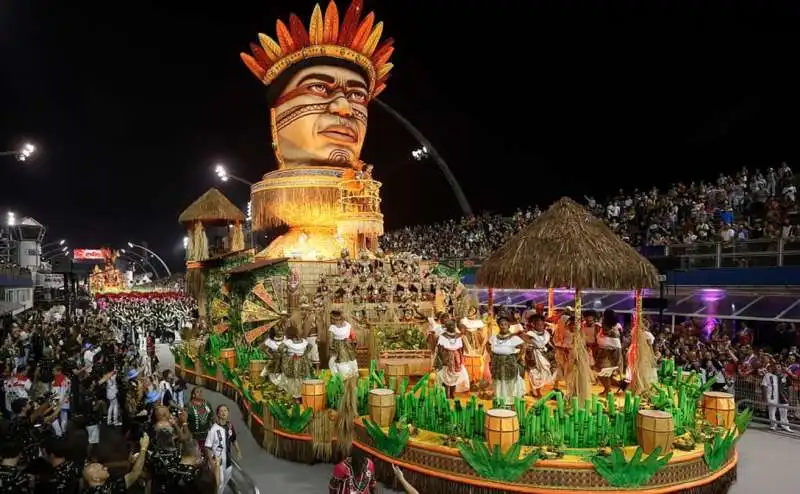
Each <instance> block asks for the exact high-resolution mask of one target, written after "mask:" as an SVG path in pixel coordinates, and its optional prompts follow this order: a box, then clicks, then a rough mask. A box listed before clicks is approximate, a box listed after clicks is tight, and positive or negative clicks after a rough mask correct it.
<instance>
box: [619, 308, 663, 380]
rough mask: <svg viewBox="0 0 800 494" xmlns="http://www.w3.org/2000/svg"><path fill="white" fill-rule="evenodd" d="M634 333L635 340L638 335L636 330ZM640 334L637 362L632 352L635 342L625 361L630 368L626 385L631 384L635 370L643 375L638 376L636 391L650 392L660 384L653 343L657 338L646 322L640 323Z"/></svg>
mask: <svg viewBox="0 0 800 494" xmlns="http://www.w3.org/2000/svg"><path fill="white" fill-rule="evenodd" d="M632 332H633V335H632V338H633V337H635V335H636V331H635V328H633V329H632ZM639 333H640V334H639V340H638V342H636V343H637V345H636V346H637V353H638V355H636V359H635V360H634V354H633V352H632V349H633V347H634V342H633V341H631V344H630V346H628V353H627V356H626V359H625V360H626V361H627V363H628V367H627V368H626V369H625V383H626V384H627V385H630V384H631V381H632V379H633V374H634V370H633V369H634V368H635V369H636V370H637V371H638V372H640V373H641V375H639V376H637V382H638V385H637V386H636V387H635V388H634V390H638V389H641V390H649V389H650V385H652V384H655V383H657V382H658V371H657V370H656V362H655V357H654V353H653V343H654V342H655V341H656V337H655V336H653V333H651V332H650V329H649V324H648V322H647V321H646V320H642V321H640V322H639Z"/></svg>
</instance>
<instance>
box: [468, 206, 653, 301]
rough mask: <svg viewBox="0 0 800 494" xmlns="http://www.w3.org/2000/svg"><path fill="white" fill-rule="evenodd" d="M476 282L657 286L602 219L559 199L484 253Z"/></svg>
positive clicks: (499, 285)
mask: <svg viewBox="0 0 800 494" xmlns="http://www.w3.org/2000/svg"><path fill="white" fill-rule="evenodd" d="M477 283H478V285H480V286H484V287H493V288H521V289H525V288H551V287H556V288H558V287H570V288H579V289H587V288H605V289H609V290H614V289H617V290H627V289H635V288H651V287H654V286H657V285H658V270H656V268H655V266H653V265H652V264H651V263H650V261H648V260H647V259H645V258H644V257H642V255H641V254H639V253H638V252H636V250H634V249H633V247H631V246H630V245H628V244H627V243H625V242H624V241H623V240H622V239H621V238H620V237H619V236H617V235H616V234H615V233H614V232H613V231H611V229H610V228H608V227H607V226H606V225H605V223H603V221H602V220H600V219H599V218H597V217H595V216H594V215H592V214H591V213H590V212H589V211H588V210H586V209H585V208H584V207H583V206H581V205H580V204H578V203H576V202H575V201H573V200H572V199H569V198H568V197H563V198H561V199H559V200H558V201H557V202H556V203H554V204H553V205H552V206H550V208H549V209H548V210H547V211H545V212H544V213H543V214H542V215H541V216H539V218H537V219H536V220H535V221H534V222H533V223H531V224H530V225H529V226H528V227H526V228H525V229H524V230H523V231H521V232H520V233H518V234H517V235H515V236H514V237H512V238H511V239H510V240H508V241H507V242H506V243H505V244H504V245H503V246H502V247H500V248H499V249H497V250H496V251H495V252H494V253H493V254H492V255H491V256H489V258H488V259H487V260H486V261H484V262H483V264H482V265H481V267H480V269H479V270H478V273H477Z"/></svg>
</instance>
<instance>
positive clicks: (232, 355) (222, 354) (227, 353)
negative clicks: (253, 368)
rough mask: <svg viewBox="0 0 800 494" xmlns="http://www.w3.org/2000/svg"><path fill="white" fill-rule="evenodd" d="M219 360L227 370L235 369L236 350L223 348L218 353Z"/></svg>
mask: <svg viewBox="0 0 800 494" xmlns="http://www.w3.org/2000/svg"><path fill="white" fill-rule="evenodd" d="M219 359H220V360H221V361H222V363H223V364H225V365H227V366H228V368H229V369H235V368H236V349H235V348H223V349H222V350H220V351H219Z"/></svg>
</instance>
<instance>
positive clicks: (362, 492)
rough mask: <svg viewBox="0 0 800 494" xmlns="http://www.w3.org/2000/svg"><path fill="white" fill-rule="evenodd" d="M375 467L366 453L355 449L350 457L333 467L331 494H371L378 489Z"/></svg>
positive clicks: (329, 488) (329, 489)
mask: <svg viewBox="0 0 800 494" xmlns="http://www.w3.org/2000/svg"><path fill="white" fill-rule="evenodd" d="M377 485H378V483H377V481H376V480H375V465H374V464H373V463H372V460H370V459H369V458H367V457H366V456H365V455H364V453H363V452H362V451H361V450H360V449H358V448H353V449H352V450H351V452H350V457H349V458H347V459H346V460H344V461H342V462H340V463H339V464H337V465H336V466H335V467H333V477H332V478H331V481H330V484H329V485H328V493H329V494H371V493H374V492H375V489H376V488H377Z"/></svg>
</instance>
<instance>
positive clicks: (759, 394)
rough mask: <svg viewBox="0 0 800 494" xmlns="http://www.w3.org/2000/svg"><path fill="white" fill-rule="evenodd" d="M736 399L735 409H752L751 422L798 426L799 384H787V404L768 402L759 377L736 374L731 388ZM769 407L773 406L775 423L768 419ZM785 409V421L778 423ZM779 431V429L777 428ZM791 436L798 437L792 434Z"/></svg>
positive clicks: (799, 424) (799, 419) (799, 409)
mask: <svg viewBox="0 0 800 494" xmlns="http://www.w3.org/2000/svg"><path fill="white" fill-rule="evenodd" d="M731 391H732V392H733V395H734V399H735V400H736V409H737V411H742V410H744V409H745V408H750V409H752V410H753V422H756V423H761V424H769V425H770V426H776V425H777V426H780V425H788V426H789V427H793V428H794V429H795V430H796V429H797V428H798V427H800V384H797V383H796V384H792V385H791V386H789V396H788V402H789V403H787V404H783V405H781V404H769V403H767V402H766V400H764V390H763V388H762V387H761V378H760V377H754V376H738V377H736V381H735V382H734V385H733V389H732V390H731ZM770 407H773V408H775V410H774V412H773V413H774V414H775V419H776V420H777V421H778V422H777V423H773V422H771V421H770V417H769V415H770V413H769V412H770V410H769V409H770ZM782 410H786V418H787V422H786V423H785V424H780V419H781V412H782ZM778 431H781V429H778ZM792 437H800V436H797V435H796V434H792Z"/></svg>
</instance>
